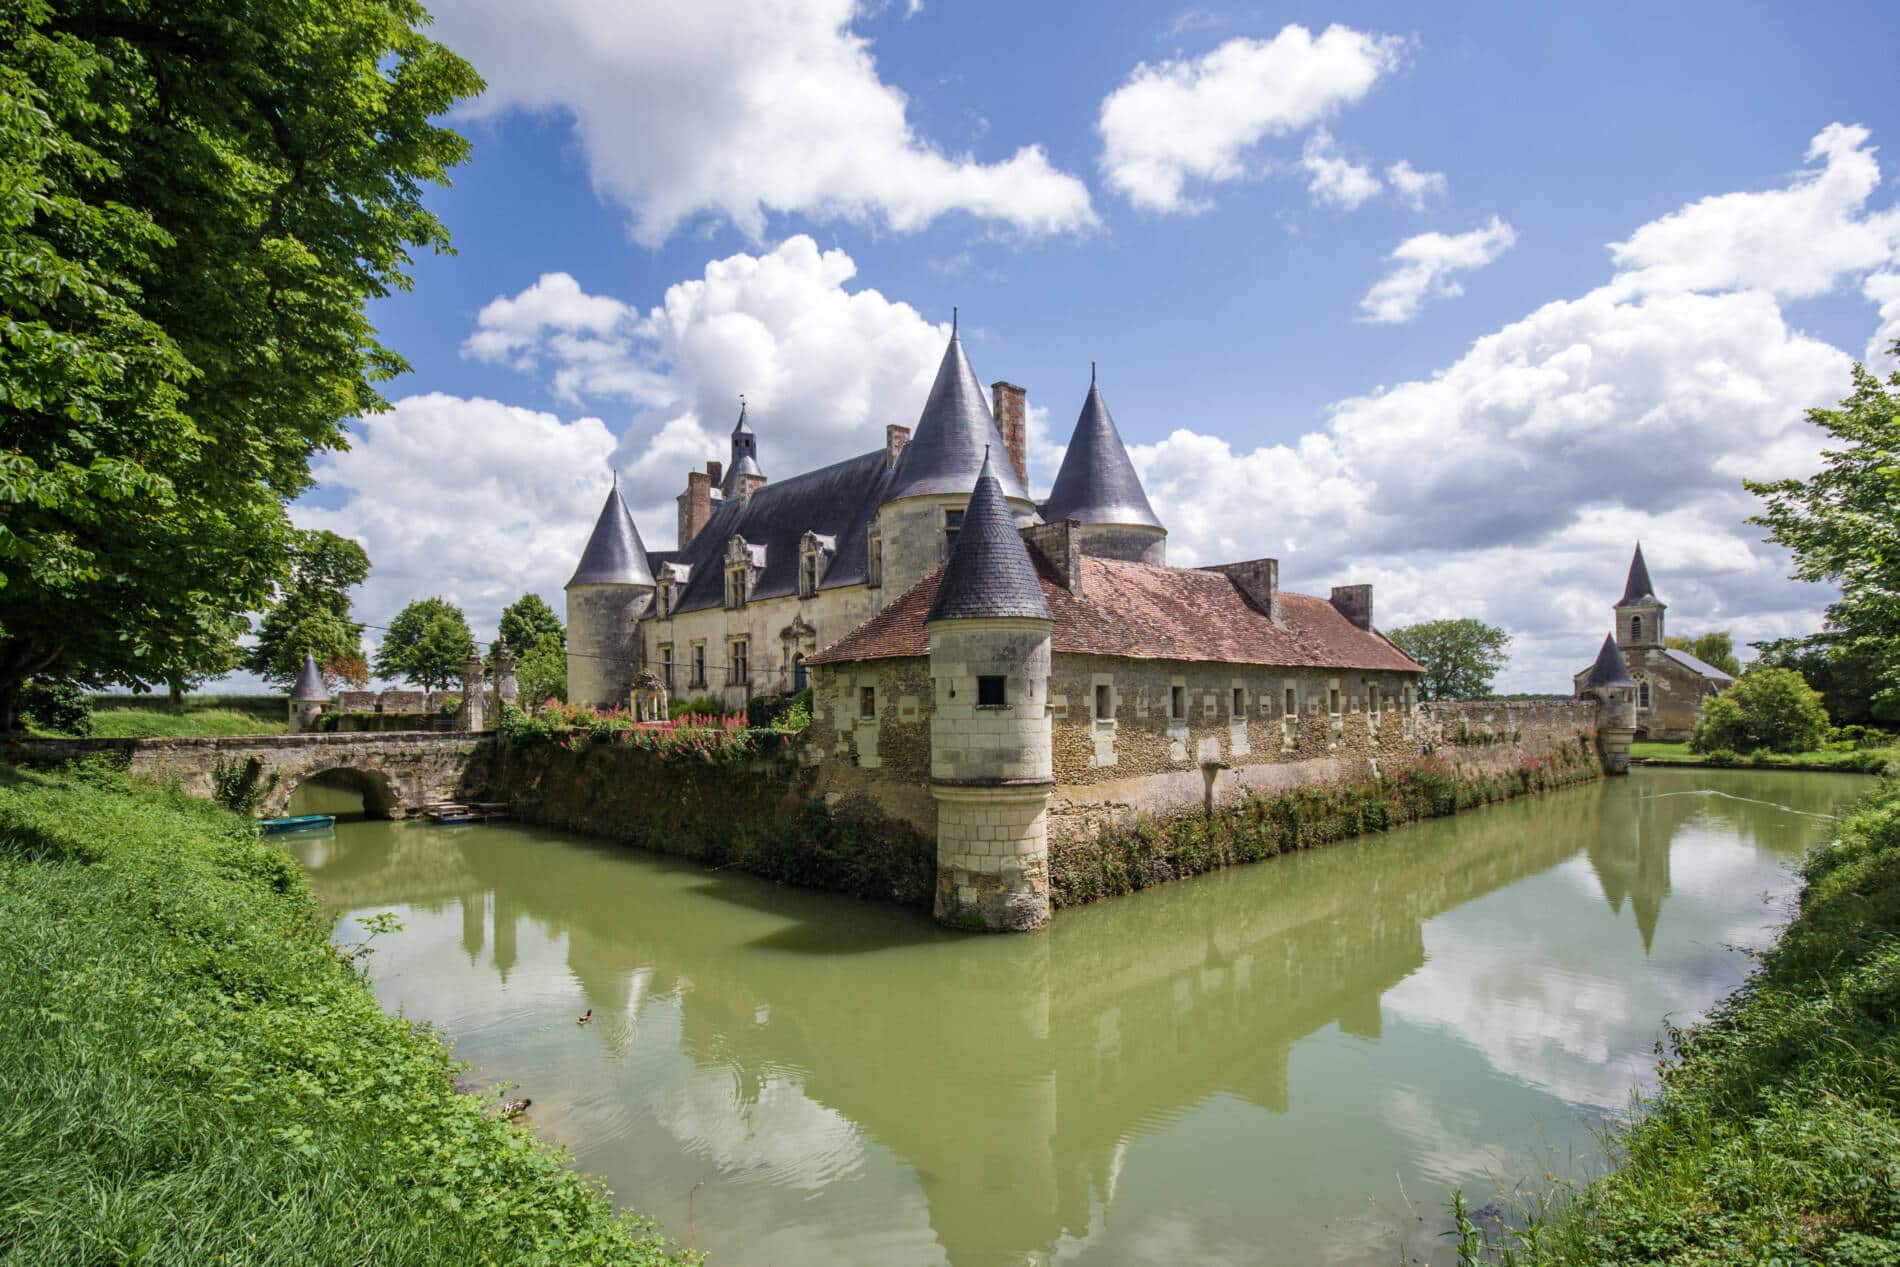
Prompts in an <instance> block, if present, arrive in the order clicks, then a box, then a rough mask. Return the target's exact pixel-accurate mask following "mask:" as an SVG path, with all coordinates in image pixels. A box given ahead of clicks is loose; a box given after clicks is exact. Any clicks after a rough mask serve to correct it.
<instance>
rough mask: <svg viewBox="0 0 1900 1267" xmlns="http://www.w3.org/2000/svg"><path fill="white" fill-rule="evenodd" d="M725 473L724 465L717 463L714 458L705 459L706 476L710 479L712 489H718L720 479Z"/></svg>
mask: <svg viewBox="0 0 1900 1267" xmlns="http://www.w3.org/2000/svg"><path fill="white" fill-rule="evenodd" d="M725 473H726V466H725V463H723V462H721V461H719V460H718V459H716V458H708V459H707V461H706V474H707V475H709V476H711V477H712V484H713V487H714V488H718V487H719V486H720V484H721V482H722V481H721V479H720V477H721V476H722V475H724V474H725Z"/></svg>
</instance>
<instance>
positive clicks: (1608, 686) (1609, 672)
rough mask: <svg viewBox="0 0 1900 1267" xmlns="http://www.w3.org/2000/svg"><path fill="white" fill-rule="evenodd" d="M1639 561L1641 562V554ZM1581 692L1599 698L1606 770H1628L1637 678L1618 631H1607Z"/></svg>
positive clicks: (1599, 750) (1601, 749)
mask: <svg viewBox="0 0 1900 1267" xmlns="http://www.w3.org/2000/svg"><path fill="white" fill-rule="evenodd" d="M1637 562H1638V563H1639V564H1640V563H1641V562H1642V557H1641V556H1640V555H1638V556H1637ZM1579 693H1580V694H1581V695H1582V696H1583V697H1584V698H1586V699H1594V700H1595V701H1596V702H1597V753H1598V754H1599V755H1600V756H1601V757H1602V758H1603V772H1604V773H1605V774H1628V773H1629V770H1630V741H1631V740H1632V739H1634V738H1635V737H1636V682H1635V680H1634V679H1632V678H1631V677H1630V671H1629V665H1627V664H1626V663H1624V661H1623V652H1622V649H1621V648H1619V647H1618V646H1617V645H1616V635H1615V634H1606V635H1604V638H1603V649H1602V650H1601V651H1599V652H1597V662H1596V663H1595V664H1593V665H1591V666H1590V673H1589V676H1587V677H1585V678H1584V680H1583V689H1582V690H1581V692H1579Z"/></svg>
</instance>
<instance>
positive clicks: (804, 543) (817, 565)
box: [798, 532, 838, 598]
mask: <svg viewBox="0 0 1900 1267" xmlns="http://www.w3.org/2000/svg"><path fill="white" fill-rule="evenodd" d="M837 546H838V539H837V538H836V537H826V536H821V535H820V534H818V533H815V532H808V533H806V534H805V536H804V538H803V539H802V540H801V541H800V542H799V544H798V596H799V597H800V598H811V597H812V596H814V595H815V594H817V593H818V583H819V582H820V581H822V580H824V579H825V568H826V566H827V565H828V564H829V563H830V562H831V556H832V555H833V554H834V553H836V551H837Z"/></svg>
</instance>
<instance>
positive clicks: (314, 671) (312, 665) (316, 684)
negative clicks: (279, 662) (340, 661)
mask: <svg viewBox="0 0 1900 1267" xmlns="http://www.w3.org/2000/svg"><path fill="white" fill-rule="evenodd" d="M290 698H291V700H292V701H293V702H294V703H298V704H311V703H320V702H322V701H324V700H327V699H329V698H330V688H329V687H327V686H325V685H324V684H323V671H322V670H321V669H319V668H317V657H315V656H313V655H311V654H310V653H309V652H308V651H306V652H304V653H303V670H302V672H300V673H298V674H297V684H296V685H295V686H293V687H291V688H290Z"/></svg>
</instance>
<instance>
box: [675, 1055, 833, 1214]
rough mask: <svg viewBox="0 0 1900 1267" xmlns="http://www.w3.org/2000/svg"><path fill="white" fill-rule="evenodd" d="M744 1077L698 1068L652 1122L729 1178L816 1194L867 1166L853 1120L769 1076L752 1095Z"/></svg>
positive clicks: (798, 1087)
mask: <svg viewBox="0 0 1900 1267" xmlns="http://www.w3.org/2000/svg"><path fill="white" fill-rule="evenodd" d="M741 1078H742V1075H741V1074H740V1073H739V1072H738V1071H736V1070H734V1069H731V1068H728V1067H726V1066H723V1065H700V1066H697V1067H695V1068H694V1069H693V1071H692V1073H691V1074H689V1075H688V1076H687V1077H686V1078H685V1079H684V1080H683V1081H682V1082H681V1083H680V1084H679V1085H678V1086H675V1087H673V1088H670V1089H669V1094H668V1095H667V1096H666V1097H665V1098H664V1099H661V1100H658V1101H656V1102H655V1104H654V1116H655V1119H656V1120H657V1121H658V1122H659V1124H660V1125H661V1126H662V1127H664V1128H665V1130H666V1131H667V1133H668V1134H670V1135H672V1136H673V1138H675V1139H677V1140H679V1141H680V1142H681V1143H682V1144H684V1145H685V1146H686V1147H687V1149H688V1150H689V1151H691V1152H694V1153H697V1154H700V1155H703V1156H705V1157H706V1158H707V1159H708V1160H709V1161H710V1162H711V1163H712V1164H713V1166H714V1168H715V1169H716V1170H717V1171H718V1173H719V1174H720V1175H721V1176H723V1177H727V1178H733V1179H744V1180H748V1181H750V1180H753V1179H759V1180H764V1181H768V1182H770V1183H773V1184H779V1185H784V1186H788V1187H795V1188H801V1189H804V1190H806V1191H810V1192H816V1191H818V1190H820V1189H822V1188H824V1187H825V1186H826V1185H827V1184H831V1183H835V1182H838V1181H840V1180H844V1179H849V1178H850V1177H852V1175H854V1174H855V1173H857V1172H858V1171H859V1170H860V1169H861V1168H862V1166H863V1164H864V1142H863V1140H862V1139H861V1138H860V1136H859V1133H858V1128H857V1126H856V1125H855V1124H853V1123H852V1121H851V1120H850V1119H849V1118H847V1117H845V1116H844V1115H842V1114H840V1113H838V1112H836V1111H834V1110H832V1109H829V1108H826V1107H825V1106H824V1105H822V1104H819V1103H818V1102H817V1101H815V1100H813V1099H811V1098H810V1097H809V1096H807V1095H806V1094H805V1090H804V1087H803V1086H802V1085H801V1084H799V1083H796V1082H792V1081H790V1080H786V1079H781V1078H766V1079H765V1080H764V1081H762V1082H761V1083H759V1084H758V1086H757V1089H756V1094H754V1095H751V1096H748V1095H747V1094H746V1091H745V1089H744V1087H743V1086H742V1085H741Z"/></svg>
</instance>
